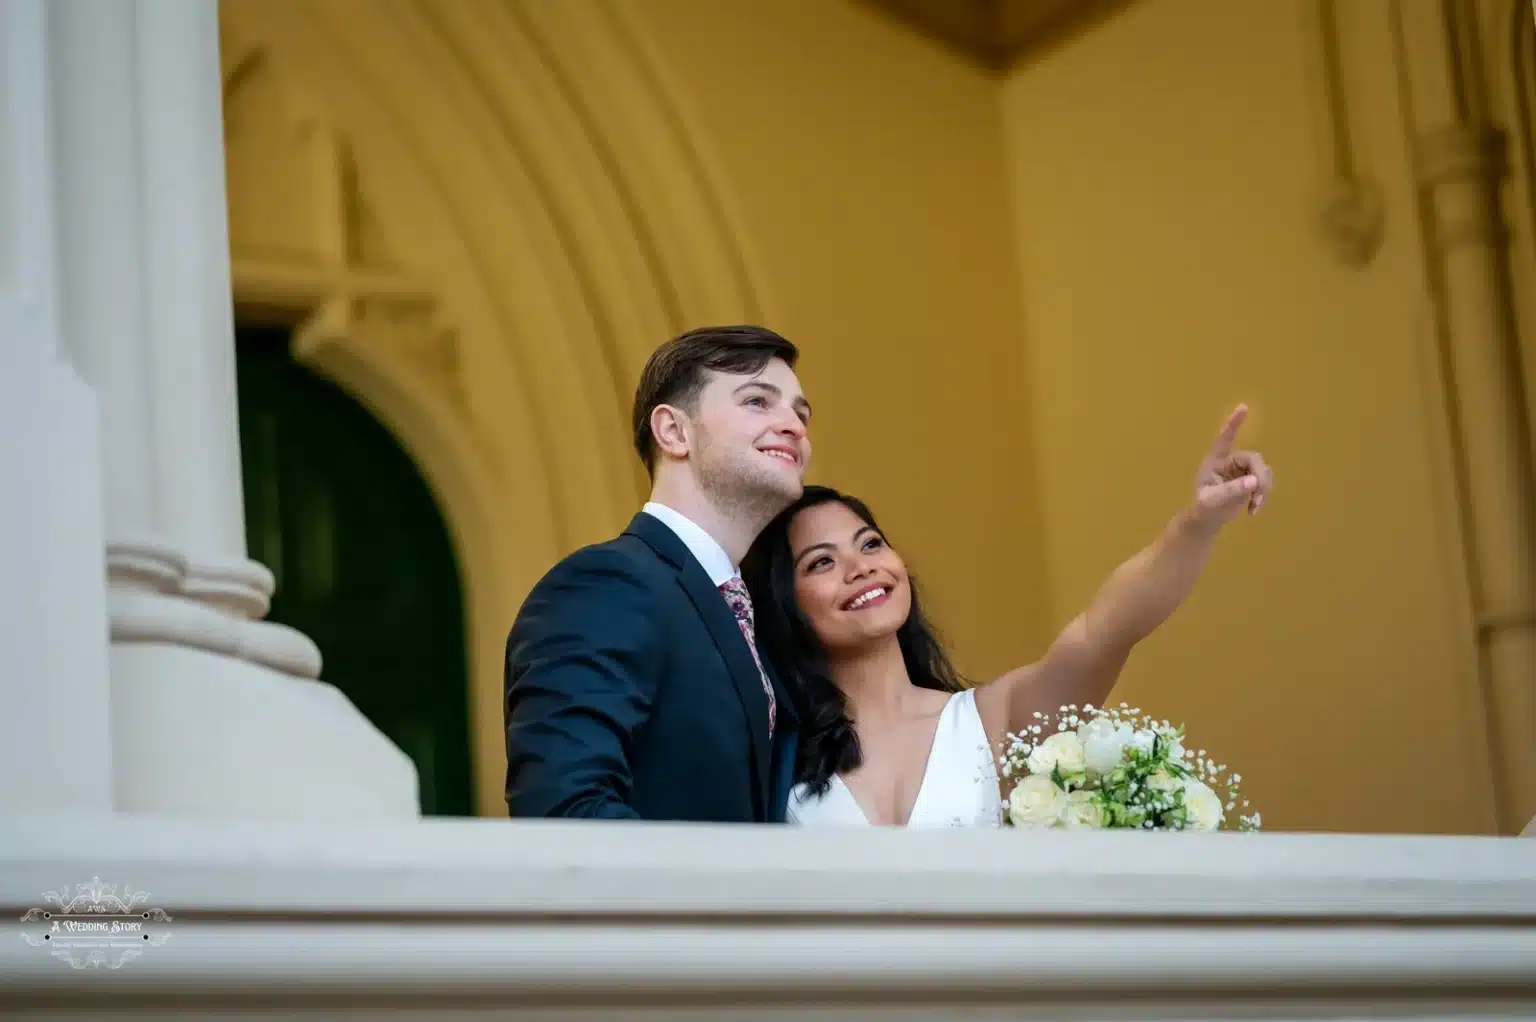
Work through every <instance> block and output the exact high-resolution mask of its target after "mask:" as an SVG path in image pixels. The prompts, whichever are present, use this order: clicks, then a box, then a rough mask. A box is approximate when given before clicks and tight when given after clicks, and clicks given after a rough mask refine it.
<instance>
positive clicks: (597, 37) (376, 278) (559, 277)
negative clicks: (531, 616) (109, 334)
mask: <svg viewBox="0 0 1536 1022" xmlns="http://www.w3.org/2000/svg"><path fill="white" fill-rule="evenodd" d="M356 10H357V8H356V7H355V6H352V5H347V4H335V3H315V2H314V0H224V3H223V5H222V18H223V26H222V27H223V34H224V41H223V45H224V64H225V93H226V136H227V138H228V140H229V145H228V154H229V155H228V158H229V175H230V205H231V224H232V239H233V240H232V244H233V248H234V253H233V276H234V286H235V292H236V293H235V299H236V302H237V304H239V305H241V306H242V307H244V308H245V309H247V310H252V309H254V310H258V312H259V313H262V314H271V315H275V316H284V317H288V318H291V319H292V320H293V321H294V322H295V323H296V324H297V325H298V330H297V333H296V342H295V350H296V354H297V355H298V356H299V357H300V358H301V359H302V360H304V361H305V362H306V363H307V364H309V365H310V366H311V367H313V368H315V369H317V370H318V371H320V372H322V373H323V374H325V375H327V376H329V377H330V378H332V379H333V380H335V381H336V382H338V383H339V384H341V385H342V386H343V387H345V388H347V389H348V390H349V392H351V393H352V394H353V395H354V396H355V397H356V398H357V399H358V400H359V401H361V402H362V403H363V404H364V405H365V406H367V407H368V408H370V409H371V410H372V411H373V412H374V414H375V415H376V416H377V417H378V418H379V419H380V420H381V421H382V422H383V423H384V424H385V425H386V426H388V427H389V428H390V429H391V430H392V431H393V432H394V433H395V434H396V436H397V437H398V438H399V439H400V441H401V443H402V445H403V446H404V447H405V449H406V450H407V451H409V452H410V454H411V455H412V457H413V458H414V459H415V460H416V461H417V463H418V464H419V466H420V467H421V470H422V473H423V475H424V476H425V478H426V479H427V480H428V482H429V484H430V485H431V486H432V488H433V490H434V492H435V494H436V495H437V498H438V500H439V502H440V504H441V505H442V507H443V511H444V516H445V518H446V519H447V521H448V523H449V528H450V531H451V533H452V535H453V539H454V543H455V546H456V551H457V554H458V556H459V559H460V566H461V571H462V574H463V578H464V585H465V590H466V591H465V605H466V609H467V614H468V627H469V631H470V636H469V643H470V656H469V660H470V674H471V683H470V685H471V721H472V725H471V727H472V741H473V742H474V744H475V749H474V763H475V767H476V797H477V805H478V808H479V811H480V812H481V813H482V814H487V815H498V814H500V813H502V812H504V811H505V809H504V805H503V802H502V796H501V788H502V783H503V779H502V768H503V766H504V763H505V760H504V750H503V748H502V739H501V701H502V693H501V684H502V682H501V670H502V659H503V656H504V652H503V643H504V640H505V634H506V629H507V627H508V626H509V625H510V623H511V619H512V615H513V614H514V613H515V612H516V608H517V605H518V603H519V602H520V601H521V599H522V596H523V595H524V594H525V593H526V592H527V589H528V588H529V587H530V586H531V585H532V583H533V582H534V581H536V579H537V578H538V576H539V575H540V574H542V572H543V571H544V570H545V569H547V568H548V567H549V565H550V564H552V563H553V562H554V561H555V560H556V559H557V558H558V557H559V556H560V555H561V554H563V553H565V552H567V551H569V550H570V549H573V548H574V547H576V546H579V545H581V544H584V543H587V542H592V541H595V540H597V539H600V538H603V537H605V536H607V535H611V534H612V533H613V532H615V531H616V530H617V529H618V528H619V527H621V526H622V524H623V522H624V521H625V520H627V518H628V516H629V515H630V514H632V513H633V511H634V509H635V507H636V506H637V500H638V498H639V497H640V494H641V492H642V481H643V480H642V473H641V471H640V468H639V465H638V463H637V462H636V459H635V458H634V456H633V454H632V452H631V451H630V450H629V447H628V441H627V436H628V429H627V424H626V419H627V411H628V407H627V406H628V401H629V394H630V391H631V390H632V388H633V383H634V380H635V378H636V376H637V375H638V372H639V368H640V366H641V365H642V364H643V361H644V359H645V357H646V356H647V355H648V354H649V352H650V350H651V349H652V348H653V347H654V346H655V345H656V344H657V343H658V342H659V341H661V340H663V339H665V338H666V337H668V336H671V335H672V334H674V333H677V332H679V331H680V330H682V329H685V328H686V327H688V326H692V325H697V324H699V323H703V322H740V321H756V320H762V319H765V318H768V317H769V312H768V310H767V309H766V308H765V306H766V304H767V302H766V299H765V297H764V295H763V293H762V289H761V286H760V285H759V283H758V275H757V274H756V273H755V272H754V271H753V270H752V265H753V261H752V259H751V257H750V255H749V253H748V252H747V250H746V246H745V245H744V244H743V241H742V239H741V236H740V232H739V231H738V230H737V229H736V227H735V225H734V220H733V217H732V215H731V213H730V207H729V203H728V201H727V200H726V199H725V197H724V194H723V192H722V190H721V189H720V187H719V186H718V185H717V183H716V179H715V175H714V174H712V173H711V172H710V171H709V169H708V166H707V156H706V155H705V148H706V147H704V146H702V145H701V144H700V141H699V139H698V138H697V136H696V134H695V133H694V132H692V131H691V130H690V129H689V127H688V126H687V118H686V116H685V115H684V114H683V113H682V112H681V111H680V110H679V108H678V106H677V104H676V103H675V102H674V101H673V99H672V98H671V96H670V95H669V93H668V91H667V89H666V87H665V86H664V84H663V81H662V79H661V77H660V75H659V73H658V70H657V66H656V63H655V62H654V60H652V59H651V57H650V56H649V54H648V51H647V49H646V45H645V43H644V40H643V39H642V38H641V37H640V36H639V35H638V34H637V33H636V32H635V31H634V29H633V26H631V25H630V24H629V23H628V22H627V20H626V18H625V16H624V15H623V13H622V9H621V5H619V4H614V3H609V2H606V0H600V2H594V3H581V4H521V3H517V2H515V0H473V2H471V0H464V2H459V3H453V4H435V3H431V2H430V0H386V2H379V3H375V4H370V5H368V12H369V17H368V18H367V19H366V20H364V19H362V18H360V17H358V16H357V15H356V13H355V12H356ZM242 133H243V134H242ZM322 652H323V651H322Z"/></svg>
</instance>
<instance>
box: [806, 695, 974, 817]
mask: <svg viewBox="0 0 1536 1022" xmlns="http://www.w3.org/2000/svg"><path fill="white" fill-rule="evenodd" d="M785 819H786V821H787V822H788V823H790V824H792V825H797V826H801V827H868V826H869V825H870V824H869V819H868V818H867V817H865V815H864V810H862V809H860V808H859V803H858V801H857V800H855V799H854V797H853V792H851V791H849V790H848V785H846V784H844V783H843V779H842V778H841V777H834V778H832V784H831V786H830V787H829V788H827V791H826V794H824V795H821V796H817V795H814V794H812V793H811V792H810V790H809V788H808V787H807V786H806V785H804V784H798V785H796V786H795V787H794V789H793V790H792V791H791V792H790V794H789V806H788V809H787V812H786V814H785ZM1002 823H1003V814H1002V798H1001V796H1000V794H999V788H998V783H997V766H996V763H995V761H994V759H993V757H992V753H991V750H990V748H989V747H988V745H987V732H986V729H985V728H983V727H982V726H981V714H980V713H978V712H977V710H976V693H975V692H974V691H972V690H970V689H967V690H966V691H964V692H957V693H955V694H954V695H952V696H950V697H949V701H948V702H946V703H945V704H944V709H943V710H942V711H940V713H939V726H938V730H937V731H936V732H935V733H934V736H933V748H932V749H930V750H929V753H928V765H927V767H926V769H924V771H923V779H922V781H921V782H920V783H919V785H918V789H917V800H916V801H915V802H913V804H912V816H911V818H910V819H909V820H908V821H907V826H908V827H921V828H931V827H1001V826H1002Z"/></svg>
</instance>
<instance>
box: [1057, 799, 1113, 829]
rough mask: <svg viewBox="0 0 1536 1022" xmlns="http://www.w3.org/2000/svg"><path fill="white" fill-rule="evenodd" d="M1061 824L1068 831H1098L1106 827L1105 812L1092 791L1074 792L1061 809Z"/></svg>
mask: <svg viewBox="0 0 1536 1022" xmlns="http://www.w3.org/2000/svg"><path fill="white" fill-rule="evenodd" d="M1061 822H1062V823H1064V824H1066V826H1067V829H1068V830H1097V829H1099V828H1100V827H1103V826H1104V810H1103V809H1102V808H1100V806H1099V804H1098V803H1097V802H1095V801H1094V800H1093V792H1091V791H1074V792H1072V793H1071V794H1070V795H1068V796H1067V798H1066V802H1065V804H1064V805H1063V806H1062V807H1061Z"/></svg>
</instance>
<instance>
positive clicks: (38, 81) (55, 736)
mask: <svg viewBox="0 0 1536 1022" xmlns="http://www.w3.org/2000/svg"><path fill="white" fill-rule="evenodd" d="M49 34H50V31H49V24H48V10H47V6H46V4H45V0H0V815H9V814H11V813H14V812H19V811H22V810H65V811H83V812H108V811H110V810H111V808H112V801H111V796H112V780H111V759H112V749H111V744H110V733H109V727H108V709H109V699H108V680H107V612H106V595H105V572H104V571H103V568H102V562H101V545H102V511H101V505H102V494H101V474H100V452H99V451H98V449H97V444H98V435H99V434H98V430H99V423H98V418H97V405H96V398H95V395H94V394H92V392H91V389H90V387H88V386H87V385H86V384H85V383H84V382H83V381H82V380H81V379H80V377H79V376H77V375H76V374H75V370H74V368H73V367H72V366H71V365H70V364H69V363H68V361H67V360H66V359H65V358H64V357H63V356H64V345H63V344H62V343H61V340H60V330H61V323H60V318H59V308H60V296H59V288H58V273H57V267H58V262H57V250H58V246H57V244H56V234H57V221H56V219H55V209H56V206H55V202H54V188H53V180H54V174H55V170H56V161H55V154H54V151H53V146H52V137H51V131H50V129H51V126H52V123H53V121H54V116H53V115H54V93H55V89H54V84H55V81H56V79H57V77H58V76H57V74H56V72H57V70H58V69H57V68H55V67H51V61H50V53H49ZM51 72H52V73H51Z"/></svg>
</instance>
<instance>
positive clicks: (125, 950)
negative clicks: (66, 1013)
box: [21, 877, 171, 969]
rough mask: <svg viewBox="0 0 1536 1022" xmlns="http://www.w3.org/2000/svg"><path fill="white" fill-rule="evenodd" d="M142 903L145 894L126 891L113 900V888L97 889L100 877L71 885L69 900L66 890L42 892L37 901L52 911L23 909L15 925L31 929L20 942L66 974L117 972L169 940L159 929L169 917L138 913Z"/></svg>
mask: <svg viewBox="0 0 1536 1022" xmlns="http://www.w3.org/2000/svg"><path fill="white" fill-rule="evenodd" d="M148 898H149V892H148V891H134V890H131V889H129V888H128V887H124V888H123V892H122V894H118V889H117V885H116V884H106V883H102V880H101V877H91V880H90V882H89V883H85V884H77V885H75V893H74V894H73V895H71V894H70V893H69V887H68V886H65V887H61V888H59V889H58V890H57V891H45V892H44V893H43V901H44V902H46V903H47V904H48V905H52V906H53V907H52V908H29V909H27V911H26V914H24V915H23V916H22V917H21V921H22V922H23V923H31V924H35V925H33V926H31V927H29V928H28V929H25V930H23V931H22V933H21V939H22V940H24V941H26V942H27V943H28V944H30V945H32V946H33V947H39V948H46V949H47V950H48V953H49V955H51V956H52V957H54V958H57V959H59V960H60V961H63V962H67V963H68V964H69V965H70V967H71V968H75V969H103V968H105V969H121V968H122V967H123V966H124V965H125V964H127V963H128V962H131V961H133V960H134V959H135V958H138V957H139V956H140V955H142V954H143V953H144V951H145V949H146V948H151V947H159V946H161V945H162V944H164V943H165V942H166V941H168V940H170V939H171V934H170V932H169V930H168V929H167V928H166V927H165V925H164V924H166V923H169V922H170V921H171V917H170V915H169V914H168V913H167V912H166V911H165V910H164V909H159V908H143V907H141V906H142V905H143V904H144V902H145V901H146V900H147V899H148Z"/></svg>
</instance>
